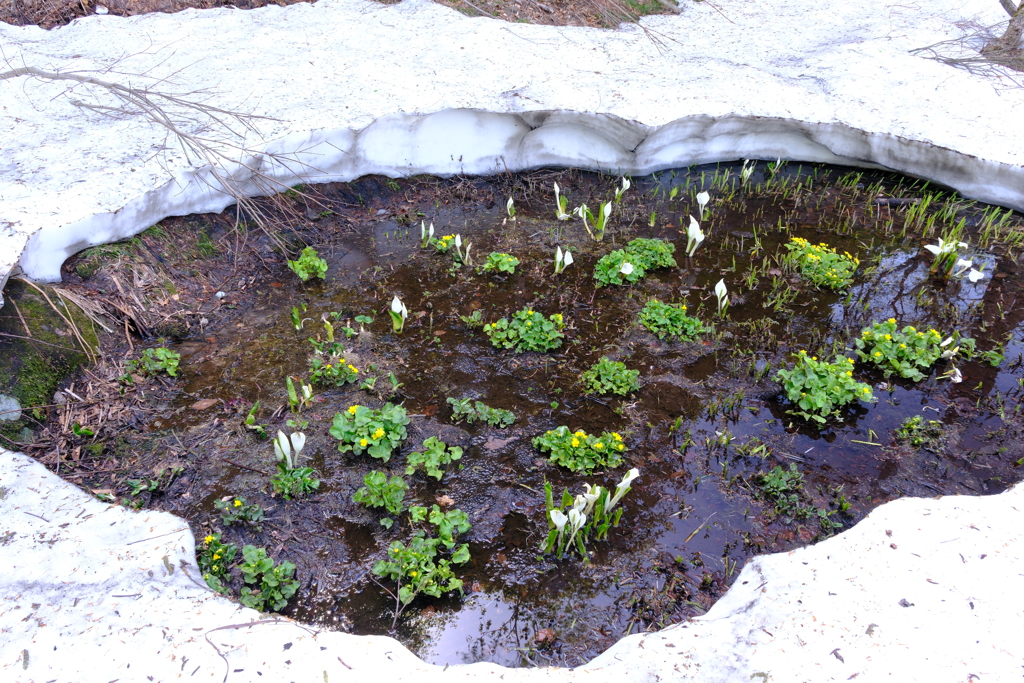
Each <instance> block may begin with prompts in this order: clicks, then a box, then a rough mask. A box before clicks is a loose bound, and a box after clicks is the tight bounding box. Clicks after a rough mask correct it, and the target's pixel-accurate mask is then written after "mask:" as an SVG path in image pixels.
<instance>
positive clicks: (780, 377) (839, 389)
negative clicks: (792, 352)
mask: <svg viewBox="0 0 1024 683" xmlns="http://www.w3.org/2000/svg"><path fill="white" fill-rule="evenodd" d="M775 379H776V380H777V381H781V382H782V386H783V388H784V389H785V391H786V397H787V398H788V399H789V400H790V401H792V402H793V403H794V404H795V405H796V407H797V408H798V410H791V411H790V413H792V414H794V415H799V416H800V417H803V418H804V419H807V420H814V421H815V422H819V423H824V422H825V420H826V419H827V418H828V417H829V416H830V415H838V414H839V408H841V407H842V406H844V405H846V404H847V403H852V402H853V401H856V400H861V401H873V400H874V395H873V394H872V393H871V387H870V386H868V385H867V384H864V383H863V382H858V381H857V380H855V379H853V360H852V359H850V358H846V357H844V356H836V358H835V361H834V362H832V363H826V362H825V361H819V360H818V359H817V357H816V356H808V355H807V352H806V351H802V350H801V351H800V352H799V353H798V354H796V363H795V364H794V366H793V368H792V369H791V370H779V372H778V373H777V374H776V375H775Z"/></svg>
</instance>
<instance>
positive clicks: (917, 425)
mask: <svg viewBox="0 0 1024 683" xmlns="http://www.w3.org/2000/svg"><path fill="white" fill-rule="evenodd" d="M896 440H897V441H903V442H905V443H909V444H910V445H911V446H913V447H914V448H921V447H922V446H926V447H929V448H931V447H934V446H936V445H938V444H939V443H940V442H941V440H942V423H941V422H939V421H938V420H925V419H924V418H923V417H921V416H920V415H915V416H913V417H908V418H907V419H906V420H904V421H903V424H901V425H900V426H899V428H898V429H897V430H896Z"/></svg>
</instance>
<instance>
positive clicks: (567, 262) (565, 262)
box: [562, 249, 572, 268]
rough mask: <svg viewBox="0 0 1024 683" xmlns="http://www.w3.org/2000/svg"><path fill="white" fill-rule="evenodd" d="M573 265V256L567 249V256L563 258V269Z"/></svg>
mask: <svg viewBox="0 0 1024 683" xmlns="http://www.w3.org/2000/svg"><path fill="white" fill-rule="evenodd" d="M571 265H572V254H571V253H569V250H568V249H566V250H565V254H564V255H563V257H562V267H563V268H565V267H566V266H571Z"/></svg>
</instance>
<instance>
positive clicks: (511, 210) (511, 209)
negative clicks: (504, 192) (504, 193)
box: [505, 197, 516, 218]
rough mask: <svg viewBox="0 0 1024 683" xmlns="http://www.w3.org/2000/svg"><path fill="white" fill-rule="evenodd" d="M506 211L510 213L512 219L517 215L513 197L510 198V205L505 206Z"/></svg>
mask: <svg viewBox="0 0 1024 683" xmlns="http://www.w3.org/2000/svg"><path fill="white" fill-rule="evenodd" d="M505 211H507V212H508V215H509V216H510V217H512V218H514V217H515V215H516V206H515V202H513V201H512V197H509V198H508V203H506V204H505Z"/></svg>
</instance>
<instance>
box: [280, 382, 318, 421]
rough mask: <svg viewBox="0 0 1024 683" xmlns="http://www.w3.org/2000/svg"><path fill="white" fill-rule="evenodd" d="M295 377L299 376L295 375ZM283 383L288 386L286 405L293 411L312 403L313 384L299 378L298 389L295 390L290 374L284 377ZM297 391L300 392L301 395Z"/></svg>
mask: <svg viewBox="0 0 1024 683" xmlns="http://www.w3.org/2000/svg"><path fill="white" fill-rule="evenodd" d="M295 379H299V378H298V377H296V378H295ZM285 385H286V386H287V388H288V405H289V406H290V407H291V409H292V412H293V413H300V412H302V409H303V408H307V407H309V406H311V405H313V385H311V384H306V383H304V382H303V381H302V380H301V379H300V380H299V389H298V390H297V389H296V388H295V383H294V382H292V378H291V377H290V376H289V377H286V378H285ZM299 391H301V392H302V394H301V396H300V394H299Z"/></svg>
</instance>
